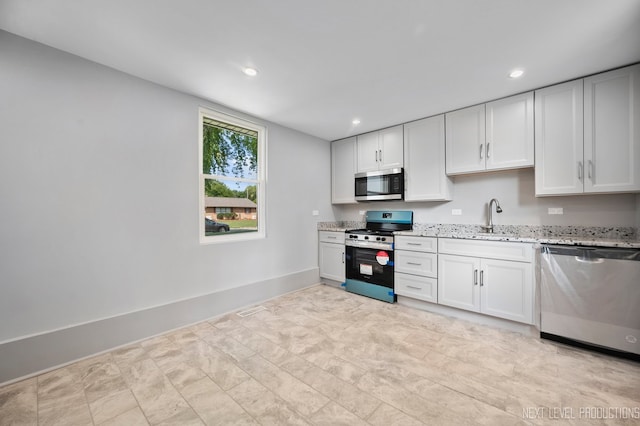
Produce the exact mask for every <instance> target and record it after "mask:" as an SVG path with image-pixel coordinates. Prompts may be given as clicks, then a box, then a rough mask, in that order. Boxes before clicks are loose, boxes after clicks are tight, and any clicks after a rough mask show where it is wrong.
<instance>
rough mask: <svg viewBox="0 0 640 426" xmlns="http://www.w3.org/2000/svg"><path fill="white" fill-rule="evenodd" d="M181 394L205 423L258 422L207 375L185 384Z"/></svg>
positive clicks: (243, 423) (251, 423)
mask: <svg viewBox="0 0 640 426" xmlns="http://www.w3.org/2000/svg"><path fill="white" fill-rule="evenodd" d="M182 396H183V397H184V398H185V399H186V400H187V402H188V403H189V405H191V407H192V408H193V409H194V410H195V412H196V413H197V414H198V415H199V416H200V418H201V419H202V420H203V421H204V423H205V424H207V425H222V424H223V425H258V424H259V423H258V422H256V421H255V420H254V419H253V418H252V417H251V416H250V415H249V414H247V412H246V411H245V410H244V409H243V408H242V407H241V406H240V405H239V404H238V403H236V402H235V401H234V400H233V399H232V398H231V397H230V396H229V395H227V394H226V393H225V392H224V391H223V390H222V389H220V387H219V386H218V385H216V384H215V383H214V382H213V381H212V380H211V379H209V378H208V377H205V378H203V379H201V380H198V381H197V382H194V383H191V384H190V385H188V386H186V387H185V388H184V389H183V390H182Z"/></svg>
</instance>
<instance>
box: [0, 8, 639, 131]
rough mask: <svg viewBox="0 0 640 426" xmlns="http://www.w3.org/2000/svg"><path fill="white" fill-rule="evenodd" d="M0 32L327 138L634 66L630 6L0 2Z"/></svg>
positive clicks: (635, 40) (635, 26) (634, 18)
mask: <svg viewBox="0 0 640 426" xmlns="http://www.w3.org/2000/svg"><path fill="white" fill-rule="evenodd" d="M0 28H2V29H4V30H6V31H9V32H12V33H15V34H18V35H20V36H23V37H26V38H29V39H33V40H36V41H39V42H41V43H44V44H47V45H50V46H53V47H56V48H58V49H61V50H64V51H67V52H70V53H73V54H76V55H79V56H82V57H84V58H87V59H90V60H92V61H95V62H98V63H101V64H104V65H107V66H110V67H113V68H115V69H118V70H121V71H124V72H127V73H130V74H133V75H135V76H139V77H142V78H144V79H147V80H150V81H153V82H156V83H158V84H161V85H164V86H167V87H171V88H174V89H177V90H180V91H182V92H186V93H190V94H193V95H197V96H199V97H202V98H205V99H209V100H211V101H214V102H217V103H220V104H223V105H226V106H229V107H231V108H234V109H237V110H240V111H244V112H247V113H249V114H252V115H255V116H258V117H261V118H264V119H266V120H270V121H273V122H275V123H279V124H282V125H284V126H288V127H291V128H294V129H297V130H300V131H303V132H305V133H309V134H311V135H315V136H318V137H321V138H323V139H328V140H334V139H339V138H342V137H345V136H349V135H353V134H358V133H363V132H365V131H369V130H375V129H379V128H382V127H385V126H390V125H394V124H400V123H403V122H407V121H410V120H414V119H417V118H422V117H426V116H429V115H433V114H437V113H441V112H445V111H450V110H452V109H456V108H460V107H464V106H468V105H472V104H475V103H480V102H484V101H488V100H492V99H496V98H499V97H502V96H506V95H510V94H515V93H519V92H523V91H526V90H530V89H534V88H538V87H542V86H545V85H549V84H553V83H557V82H560V81H564V80H568V79H572V78H575V77H580V76H583V75H587V74H592V73H595V72H599V71H603V70H607V69H610V68H614V67H617V66H621V65H627V64H630V63H633V62H638V61H640V1H639V0H562V1H560V0H535V1H534V0H482V1H480V0H446V1H445V0H395V1H394V0H388V1H382V0H380V1H371V0H316V1H312V0H269V1H265V0H242V1H239V0H228V1H221V0H218V1H215V0H56V1H51V0H0ZM245 66H253V67H256V68H257V69H258V70H259V74H258V76H257V77H255V78H250V77H247V76H245V75H244V74H242V72H241V69H242V68H243V67H245ZM514 68H522V69H524V70H525V75H524V76H523V77H522V78H521V79H518V80H512V79H509V78H508V73H509V72H510V71H511V70H512V69H514ZM356 117H357V118H359V119H360V120H361V124H360V125H359V126H353V125H352V124H351V121H352V119H354V118H356Z"/></svg>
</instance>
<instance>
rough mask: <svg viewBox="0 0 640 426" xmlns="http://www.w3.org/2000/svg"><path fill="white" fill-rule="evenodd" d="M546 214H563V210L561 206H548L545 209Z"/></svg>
mask: <svg viewBox="0 0 640 426" xmlns="http://www.w3.org/2000/svg"><path fill="white" fill-rule="evenodd" d="M547 213H548V214H564V210H563V208H562V207H549V209H547Z"/></svg>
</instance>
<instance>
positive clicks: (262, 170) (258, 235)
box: [198, 107, 267, 244]
mask: <svg viewBox="0 0 640 426" xmlns="http://www.w3.org/2000/svg"><path fill="white" fill-rule="evenodd" d="M204 117H210V118H212V119H214V120H218V121H222V122H224V123H229V124H232V125H235V126H239V127H244V128H246V129H249V130H253V131H255V132H257V133H258V170H257V172H258V173H257V180H255V179H244V178H236V177H231V176H229V177H227V176H220V175H210V174H205V173H202V148H203V147H202V142H203V136H204V135H203V131H202V128H203V119H204ZM266 164H267V128H266V127H265V126H263V125H260V124H258V123H255V122H252V121H248V120H246V119H242V118H239V117H235V116H233V115H229V114H225V113H223V112H219V111H215V110H212V109H210V108H206V107H200V108H199V110H198V181H199V185H198V192H199V195H198V198H199V213H198V216H199V218H200V225H199V226H198V229H199V232H200V244H219V243H229V242H234V241H248V240H258V239H263V238H266V236H267V232H266V229H267V226H266V216H267V215H266V201H265V195H266V192H267V191H266V184H267V173H266ZM205 179H224V180H227V181H228V180H232V181H238V182H249V183H255V184H256V186H257V198H258V203H257V208H258V230H257V231H256V232H241V233H238V234H232V233H227V234H224V235H210V236H206V235H205V229H204V218H205V202H204V197H205V194H204V182H205Z"/></svg>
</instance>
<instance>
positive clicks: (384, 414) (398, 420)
mask: <svg viewBox="0 0 640 426" xmlns="http://www.w3.org/2000/svg"><path fill="white" fill-rule="evenodd" d="M367 421H368V423H369V424H371V425H375V426H421V425H423V424H424V423H422V422H421V421H418V420H416V419H414V418H413V417H411V416H409V415H408V414H406V413H403V412H402V411H400V410H398V409H397V408H395V407H392V406H391V405H388V404H384V403H383V404H381V405H380V406H379V407H378V408H377V409H376V411H374V412H373V414H371V416H369V418H368V419H367ZM434 424H435V423H434Z"/></svg>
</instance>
